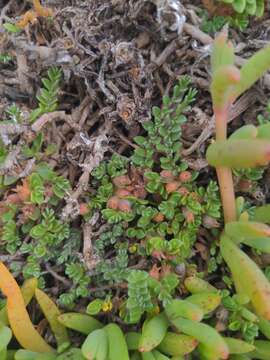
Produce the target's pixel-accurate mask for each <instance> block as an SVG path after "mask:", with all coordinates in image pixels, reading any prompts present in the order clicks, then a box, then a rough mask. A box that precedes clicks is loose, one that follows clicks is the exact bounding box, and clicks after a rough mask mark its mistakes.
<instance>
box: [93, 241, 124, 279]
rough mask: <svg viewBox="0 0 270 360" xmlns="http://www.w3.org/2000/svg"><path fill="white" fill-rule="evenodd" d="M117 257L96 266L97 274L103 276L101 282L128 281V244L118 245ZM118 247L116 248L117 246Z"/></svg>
mask: <svg viewBox="0 0 270 360" xmlns="http://www.w3.org/2000/svg"><path fill="white" fill-rule="evenodd" d="M117 246H118V249H117V248H116V256H115V258H113V259H109V260H105V261H100V262H99V263H98V264H97V266H96V274H97V276H98V277H100V275H101V276H102V278H101V281H102V280H103V281H106V282H109V283H110V284H112V283H119V282H121V281H123V280H125V279H126V277H127V275H128V269H127V267H128V249H127V244H126V243H125V242H124V243H120V244H117ZM115 247H116V246H115Z"/></svg>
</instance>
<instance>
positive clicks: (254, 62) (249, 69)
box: [233, 46, 270, 99]
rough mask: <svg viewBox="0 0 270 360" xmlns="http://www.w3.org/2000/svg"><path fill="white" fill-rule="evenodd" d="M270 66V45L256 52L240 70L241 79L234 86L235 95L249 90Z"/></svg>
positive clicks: (235, 96)
mask: <svg viewBox="0 0 270 360" xmlns="http://www.w3.org/2000/svg"><path fill="white" fill-rule="evenodd" d="M269 68H270V46H268V47H265V48H264V49H262V50H260V51H258V52H257V53H255V54H254V55H253V56H252V57H251V58H249V59H248V60H247V62H246V63H245V64H244V65H243V66H242V68H241V70H240V81H239V83H238V84H237V85H235V86H234V89H233V96H234V99H236V98H237V97H238V96H240V95H241V94H243V93H244V92H245V91H246V90H248V89H249V88H250V87H251V86H252V85H253V84H255V82H256V81H257V80H259V79H260V78H261V77H262V75H263V74H264V73H265V72H266V71H267V70H268V69H269Z"/></svg>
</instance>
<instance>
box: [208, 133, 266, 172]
mask: <svg viewBox="0 0 270 360" xmlns="http://www.w3.org/2000/svg"><path fill="white" fill-rule="evenodd" d="M269 154H270V142H268V141H265V140H259V139H252V140H227V141H216V142H215V143H213V144H211V145H210V146H209V147H208V149H207V152H206V158H207V161H208V162H209V164H210V165H212V166H215V167H219V166H225V167H229V168H235V169H241V168H253V167H257V166H259V165H261V166H264V165H267V164H268V162H269V160H270V156H269Z"/></svg>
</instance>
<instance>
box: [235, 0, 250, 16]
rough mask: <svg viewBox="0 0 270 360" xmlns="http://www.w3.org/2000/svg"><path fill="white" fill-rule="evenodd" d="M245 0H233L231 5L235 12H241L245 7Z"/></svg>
mask: <svg viewBox="0 0 270 360" xmlns="http://www.w3.org/2000/svg"><path fill="white" fill-rule="evenodd" d="M246 2H247V0H234V1H233V3H232V6H233V8H234V10H235V11H236V12H238V13H240V14H241V13H242V12H244V10H245V8H246Z"/></svg>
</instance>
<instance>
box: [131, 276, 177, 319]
mask: <svg viewBox="0 0 270 360" xmlns="http://www.w3.org/2000/svg"><path fill="white" fill-rule="evenodd" d="M127 280H128V300H127V302H126V313H125V315H124V320H125V321H126V322H127V323H132V324H133V323H137V322H138V321H139V320H140V318H141V316H142V315H143V314H144V313H145V312H146V313H153V312H155V311H159V310H158V309H159V304H162V306H163V307H165V306H166V305H168V304H169V303H170V302H171V301H172V299H173V295H174V292H175V289H176V287H177V286H178V285H179V279H178V277H177V276H176V275H175V274H174V273H168V274H167V275H165V276H164V277H162V279H161V280H160V281H159V280H156V279H155V278H153V277H151V276H150V275H149V274H148V273H147V272H146V271H142V270H131V271H130V273H129V276H128V278H127Z"/></svg>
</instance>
